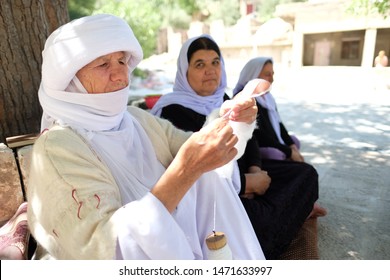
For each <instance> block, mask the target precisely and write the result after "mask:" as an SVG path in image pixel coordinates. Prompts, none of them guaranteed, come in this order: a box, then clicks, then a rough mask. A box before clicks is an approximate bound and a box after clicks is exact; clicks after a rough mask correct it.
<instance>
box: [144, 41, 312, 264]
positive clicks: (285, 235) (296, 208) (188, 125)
mask: <svg viewBox="0 0 390 280" xmlns="http://www.w3.org/2000/svg"><path fill="white" fill-rule="evenodd" d="M177 66H178V68H177V72H176V79H175V84H174V87H173V92H172V93H169V94H166V95H163V96H162V97H161V98H160V99H159V101H158V102H157V103H156V104H155V105H154V107H153V108H152V110H151V113H152V114H155V115H157V116H161V117H163V118H166V119H168V120H170V121H171V122H172V123H173V124H175V126H176V127H178V128H181V129H183V130H187V131H198V130H200V129H201V128H202V127H203V126H204V124H205V122H206V119H207V116H208V115H210V113H212V111H213V110H215V109H218V108H219V107H220V106H221V104H222V103H223V102H224V100H227V99H229V97H228V96H227V95H226V94H225V88H226V85H227V83H226V72H225V65H224V60H223V57H222V55H221V52H220V49H219V47H218V45H217V44H216V43H215V41H214V40H213V39H212V38H211V37H210V36H209V35H202V36H199V37H195V38H191V39H189V40H188V41H187V42H185V43H184V44H183V46H182V49H181V51H180V54H179V57H178V61H177ZM238 167H239V168H238ZM238 167H237V165H236V167H235V168H236V169H235V171H236V172H233V177H234V176H235V175H236V174H237V173H238V174H239V177H238V178H239V180H238V185H239V190H238V192H239V194H240V199H241V202H242V204H243V205H244V207H245V209H246V211H247V213H248V216H249V218H250V220H251V223H252V226H253V228H254V230H255V233H256V235H257V238H258V240H259V242H260V245H261V247H262V249H263V252H264V254H265V256H266V258H267V259H278V258H279V256H280V255H281V254H282V253H283V252H285V250H286V249H287V247H288V245H289V244H290V243H291V241H292V240H293V238H294V237H295V236H296V234H297V232H298V230H299V229H300V228H301V226H302V224H303V223H304V221H305V220H306V219H307V217H308V216H309V215H310V213H311V211H312V209H313V204H314V202H315V201H316V200H317V198H318V174H317V172H316V170H315V169H314V168H313V167H312V166H310V165H308V164H305V163H297V162H288V161H274V160H262V159H261V157H260V153H259V149H258V146H257V143H256V142H255V139H254V138H252V139H250V140H249V141H248V143H247V147H246V150H245V153H244V155H243V156H242V157H241V158H240V159H238ZM233 181H235V178H233ZM235 182H236V181H235ZM236 183H237V182H236Z"/></svg>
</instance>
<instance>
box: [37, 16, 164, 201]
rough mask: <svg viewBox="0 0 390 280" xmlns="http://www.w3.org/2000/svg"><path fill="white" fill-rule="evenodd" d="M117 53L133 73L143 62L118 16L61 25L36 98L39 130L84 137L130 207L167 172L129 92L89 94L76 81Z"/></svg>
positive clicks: (53, 37) (48, 51) (49, 41)
mask: <svg viewBox="0 0 390 280" xmlns="http://www.w3.org/2000/svg"><path fill="white" fill-rule="evenodd" d="M118 51H124V52H125V53H126V57H128V61H127V64H128V67H129V73H130V72H131V71H132V70H133V69H134V68H135V67H136V65H137V64H138V63H139V62H140V61H141V59H142V56H143V54H142V49H141V46H140V44H139V43H138V40H137V39H136V38H135V36H134V34H133V31H132V30H131V28H130V27H129V25H128V24H127V23H126V22H125V21H124V20H122V19H120V18H118V17H116V16H113V15H106V14H101V15H94V16H88V17H84V18H80V19H77V20H74V21H72V22H70V23H67V24H65V25H63V26H62V27H60V28H58V29H57V30H56V31H54V32H53V33H52V34H51V35H50V36H49V38H48V39H47V41H46V44H45V49H44V50H43V52H42V56H43V64H42V82H41V86H40V88H39V93H38V94H39V100H40V103H41V105H42V108H43V117H42V127H41V129H42V130H44V129H46V128H50V127H51V126H52V125H53V124H55V123H57V124H59V125H62V126H68V127H71V128H72V129H73V130H75V131H77V132H78V133H79V134H80V135H81V136H82V137H84V138H85V139H86V141H87V142H88V143H89V144H90V145H91V147H92V148H93V149H94V150H95V151H96V152H97V153H98V154H99V155H100V156H101V158H102V159H103V161H104V162H105V163H106V164H107V166H108V167H109V168H110V170H111V172H112V174H113V176H114V178H115V179H116V181H117V183H118V185H119V188H120V191H121V195H122V200H123V202H124V203H126V202H129V201H132V200H135V199H139V198H141V197H142V196H144V195H145V193H146V192H147V191H148V190H149V189H150V188H151V187H152V186H153V185H154V184H155V182H156V181H157V179H158V178H159V177H160V176H161V174H162V172H163V171H164V168H163V166H162V165H161V164H160V163H159V162H158V160H157V158H156V155H155V153H154V149H153V146H152V143H151V142H150V140H149V138H148V137H147V135H146V132H145V131H144V129H143V128H142V127H141V125H140V124H139V123H138V122H137V121H136V120H135V119H134V118H133V117H132V116H131V115H130V114H129V113H128V112H127V110H126V109H127V101H128V94H129V88H128V87H126V88H124V89H121V90H118V91H115V92H109V93H103V94H86V90H85V88H84V87H83V86H82V84H81V83H80V81H79V80H78V79H77V78H76V77H75V75H76V73H77V71H78V70H80V69H81V68H82V67H84V66H85V65H86V64H88V63H90V62H91V61H93V60H95V59H96V58H98V57H100V56H103V55H107V54H109V53H113V52H118ZM129 186H131V187H129Z"/></svg>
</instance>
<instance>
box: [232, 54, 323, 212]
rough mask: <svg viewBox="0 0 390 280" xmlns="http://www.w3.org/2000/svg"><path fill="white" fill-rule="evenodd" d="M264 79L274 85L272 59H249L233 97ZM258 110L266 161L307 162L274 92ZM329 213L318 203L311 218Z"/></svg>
mask: <svg viewBox="0 0 390 280" xmlns="http://www.w3.org/2000/svg"><path fill="white" fill-rule="evenodd" d="M255 78H260V79H264V80H266V81H268V82H269V83H270V84H272V83H273V82H274V68H273V60H272V58H271V57H256V58H252V59H251V60H249V61H248V62H247V63H246V64H245V66H244V67H243V68H242V70H241V73H240V77H239V79H238V82H237V85H236V86H235V88H234V89H233V95H235V94H237V93H239V92H240V91H241V90H242V89H243V88H244V87H245V85H246V84H247V83H248V82H249V81H251V80H252V79H255ZM256 104H257V108H258V113H257V128H256V129H255V130H254V132H253V135H254V136H255V138H256V140H257V143H258V145H259V148H260V154H261V156H262V158H264V159H275V160H289V161H295V162H304V161H305V159H304V158H303V156H302V154H301V153H300V151H299V149H300V142H299V140H298V138H297V137H296V136H294V135H290V134H289V132H288V130H287V129H286V127H285V126H284V124H283V122H282V120H281V118H280V115H279V112H278V110H277V106H276V101H275V99H274V97H273V96H272V94H271V92H268V93H267V94H265V95H262V96H259V97H256ZM326 214H327V210H326V209H325V208H323V207H321V206H320V205H319V204H318V203H315V204H314V208H313V211H312V213H311V216H314V217H321V216H325V215H326Z"/></svg>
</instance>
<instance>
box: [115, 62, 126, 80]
mask: <svg viewBox="0 0 390 280" xmlns="http://www.w3.org/2000/svg"><path fill="white" fill-rule="evenodd" d="M127 73H128V70H127V67H125V66H123V65H118V66H116V67H113V68H112V70H111V80H112V81H125V80H126V79H127Z"/></svg>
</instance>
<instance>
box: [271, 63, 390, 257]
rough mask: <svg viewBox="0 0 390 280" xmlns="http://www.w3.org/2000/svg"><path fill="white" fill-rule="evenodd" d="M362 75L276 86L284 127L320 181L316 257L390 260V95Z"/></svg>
mask: <svg viewBox="0 0 390 280" xmlns="http://www.w3.org/2000/svg"><path fill="white" fill-rule="evenodd" d="M364 72H365V71H362V70H361V69H360V70H359V71H356V69H355V70H351V69H344V68H341V69H328V70H327V71H324V70H322V69H305V70H300V71H296V72H294V73H291V72H289V71H287V72H285V73H284V74H286V76H287V77H289V78H287V79H281V80H280V83H279V84H276V83H275V87H274V95H275V97H276V98H277V103H278V105H279V106H278V107H279V111H280V112H281V115H282V118H283V120H284V123H285V125H286V126H287V127H288V129H289V130H290V131H291V132H293V133H294V134H296V135H298V136H299V138H300V139H301V141H302V146H303V147H302V152H303V154H304V156H305V158H306V160H307V161H308V162H310V163H312V164H313V165H314V166H315V167H316V169H317V170H318V173H319V176H320V199H319V201H320V203H321V204H322V205H323V206H325V207H326V208H327V209H328V211H329V214H328V215H327V216H326V217H323V218H320V219H319V228H318V230H319V251H320V258H321V259H331V260H345V259H365V260H372V259H387V260H388V259H390V90H388V89H387V88H386V86H384V85H383V83H379V82H378V80H377V79H376V78H375V75H373V72H372V71H371V70H369V71H366V73H364ZM386 75H387V78H388V80H389V82H390V72H387V73H386ZM332 77H333V78H335V79H333V80H335V83H333V82H332ZM368 77H371V78H369V79H367V78H368ZM280 78H282V77H280ZM382 81H383V80H382ZM294 82H295V83H294ZM380 82H381V81H380ZM301 83H302V84H305V86H298V85H299V84H301ZM378 84H379V86H378ZM288 89H289V90H288Z"/></svg>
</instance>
